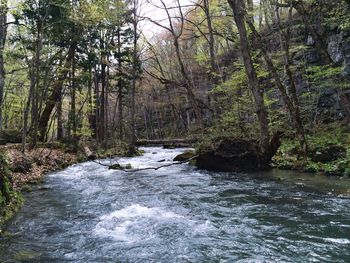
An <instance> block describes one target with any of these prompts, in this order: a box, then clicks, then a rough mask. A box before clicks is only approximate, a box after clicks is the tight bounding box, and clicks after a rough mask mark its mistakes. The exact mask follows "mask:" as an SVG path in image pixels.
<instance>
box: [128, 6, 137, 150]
mask: <svg viewBox="0 0 350 263" xmlns="http://www.w3.org/2000/svg"><path fill="white" fill-rule="evenodd" d="M137 4H138V0H134V7H133V15H134V17H133V32H134V36H133V39H134V40H133V53H132V59H133V60H132V63H133V64H132V85H131V126H130V129H131V142H130V148H131V149H132V150H134V148H135V146H136V118H135V93H136V80H137V63H138V57H137V40H138V35H137V24H138V22H137V13H136V12H137Z"/></svg>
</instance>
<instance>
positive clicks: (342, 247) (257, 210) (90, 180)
mask: <svg viewBox="0 0 350 263" xmlns="http://www.w3.org/2000/svg"><path fill="white" fill-rule="evenodd" d="M183 150H184V149H176V150H165V149H161V148H145V151H146V153H145V155H144V156H141V157H135V158H116V159H114V160H104V161H103V162H104V163H106V164H108V163H110V162H116V161H118V162H119V163H122V164H127V163H130V164H131V165H132V166H133V167H137V168H142V167H150V166H159V165H163V164H167V163H170V162H171V160H172V159H173V157H174V156H176V155H177V154H178V153H181V152H182V151H183ZM164 159H165V162H161V163H160V162H158V161H160V160H164ZM297 177H298V176H297V175H295V174H291V172H283V171H272V172H267V173H258V174H234V173H214V172H207V171H201V170H197V169H195V168H194V167H191V166H190V165H187V164H181V165H174V166H170V167H166V168H162V169H159V170H157V171H154V170H147V171H139V172H135V173H125V172H122V171H114V170H108V168H107V167H104V166H101V165H99V164H97V163H93V162H87V163H82V164H77V165H74V166H71V167H69V168H68V169H66V170H64V171H60V172H55V173H51V174H49V175H48V176H47V177H46V178H45V182H44V184H42V185H40V186H37V187H36V189H35V190H34V191H33V192H31V193H28V194H25V198H26V202H25V205H24V207H23V208H22V210H21V211H20V212H19V213H18V214H17V215H16V217H15V218H14V219H12V220H11V221H10V222H9V223H8V225H7V227H6V232H7V233H6V235H5V236H3V237H0V262H35V263H40V262H42V263H50V262H57V263H65V262H81V263H85V262H166V263H171V262H350V199H349V198H346V197H342V196H341V195H338V194H337V193H336V191H338V190H339V191H343V190H344V189H343V188H344V185H348V186H349V182H348V181H344V180H343V181H342V180H341V179H334V180H333V181H332V180H330V179H322V180H324V181H327V183H325V182H324V181H322V180H318V179H317V178H316V179H317V180H316V179H313V180H308V179H305V178H304V179H303V178H300V179H296V178H297ZM291 178H294V179H291ZM310 178H314V177H310ZM328 181H329V182H328ZM346 187H347V186H346ZM346 189H349V188H346Z"/></svg>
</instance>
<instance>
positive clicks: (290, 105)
mask: <svg viewBox="0 0 350 263" xmlns="http://www.w3.org/2000/svg"><path fill="white" fill-rule="evenodd" d="M246 22H247V24H248V26H249V27H250V29H251V31H252V32H253V36H254V38H255V39H256V41H255V42H256V43H257V45H258V46H259V48H260V50H261V51H262V54H263V57H264V60H265V62H266V65H267V68H268V69H269V71H270V73H271V75H272V78H273V79H274V81H275V85H276V87H277V89H278V90H279V91H280V93H281V96H282V99H283V101H284V103H285V104H286V106H287V109H288V112H289V114H290V117H291V119H292V121H293V123H294V124H295V127H296V132H297V136H298V139H299V142H300V145H301V147H302V149H303V151H304V153H306V151H307V144H306V139H305V134H304V126H303V124H302V120H301V117H300V108H299V100H298V97H297V92H296V87H295V82H294V77H293V73H292V71H291V70H290V67H289V64H288V63H285V65H287V66H286V69H287V70H288V77H289V78H290V79H289V80H290V82H291V83H290V92H291V96H292V98H290V97H289V95H288V92H287V88H286V87H285V85H283V83H282V80H281V78H280V76H279V75H278V72H277V69H276V67H275V65H274V64H273V62H272V59H271V58H270V56H269V54H268V52H267V50H266V47H265V46H264V41H263V39H262V37H261V35H260V34H259V33H258V32H257V31H256V29H255V26H254V24H253V23H252V22H251V20H250V19H249V18H246ZM285 49H286V47H285ZM288 51H289V50H288V47H287V53H285V54H284V55H285V56H287V57H289V52H288ZM288 61H289V59H288Z"/></svg>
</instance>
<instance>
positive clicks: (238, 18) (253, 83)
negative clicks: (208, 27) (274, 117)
mask: <svg viewBox="0 0 350 263" xmlns="http://www.w3.org/2000/svg"><path fill="white" fill-rule="evenodd" d="M228 3H229V4H230V6H231V8H232V10H233V15H234V19H235V22H236V26H237V29H238V32H239V37H240V47H241V53H242V58H243V63H244V66H245V69H246V74H247V77H248V81H249V88H250V90H251V92H252V93H253V96H254V101H255V107H256V113H257V115H258V119H259V124H260V147H261V149H262V151H263V152H266V151H268V149H269V123H268V112H267V109H266V106H265V104H264V92H263V89H262V87H261V86H260V84H259V79H258V76H257V73H256V70H255V68H254V64H253V60H252V55H251V49H250V47H249V40H248V34H247V29H246V26H245V14H246V10H245V5H244V2H242V1H240V0H228Z"/></svg>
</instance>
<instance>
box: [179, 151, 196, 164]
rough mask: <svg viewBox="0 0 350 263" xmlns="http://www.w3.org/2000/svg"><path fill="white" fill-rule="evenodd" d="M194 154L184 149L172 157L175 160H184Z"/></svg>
mask: <svg viewBox="0 0 350 263" xmlns="http://www.w3.org/2000/svg"><path fill="white" fill-rule="evenodd" d="M194 156H195V153H194V152H193V151H186V152H184V153H181V154H179V155H177V156H176V157H175V158H174V161H175V162H185V161H188V160H190V159H192V158H193V157H194Z"/></svg>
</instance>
